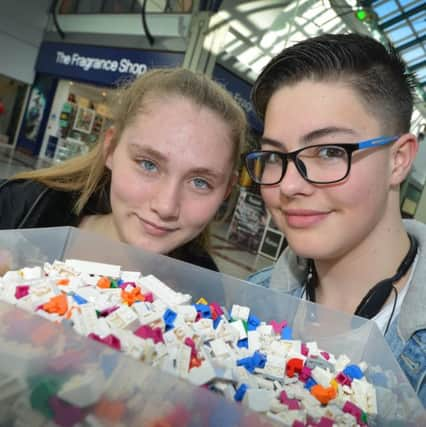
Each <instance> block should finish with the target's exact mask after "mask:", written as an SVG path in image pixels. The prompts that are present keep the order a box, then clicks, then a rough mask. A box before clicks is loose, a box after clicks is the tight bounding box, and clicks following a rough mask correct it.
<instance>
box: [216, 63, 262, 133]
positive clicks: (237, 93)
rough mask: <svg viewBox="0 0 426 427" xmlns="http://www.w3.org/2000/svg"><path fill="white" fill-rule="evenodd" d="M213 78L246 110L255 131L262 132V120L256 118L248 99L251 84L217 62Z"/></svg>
mask: <svg viewBox="0 0 426 427" xmlns="http://www.w3.org/2000/svg"><path fill="white" fill-rule="evenodd" d="M213 78H214V79H215V80H216V81H218V82H219V83H222V84H223V85H224V86H225V87H226V89H227V90H228V91H229V92H231V93H232V94H233V96H234V98H235V99H236V100H237V101H238V103H239V104H240V105H241V107H242V108H243V110H244V111H245V112H246V114H247V119H248V121H249V123H250V125H251V127H252V128H253V129H254V130H256V131H257V132H259V133H262V132H263V125H262V122H261V121H260V120H259V119H258V117H257V115H256V113H255V111H254V108H253V104H252V103H251V99H250V92H251V89H252V85H251V84H249V83H247V82H246V81H245V80H242V79H240V78H239V77H237V76H236V75H235V74H234V73H232V72H230V71H228V70H227V69H226V68H224V67H222V66H221V65H219V64H216V65H215V67H214V70H213Z"/></svg>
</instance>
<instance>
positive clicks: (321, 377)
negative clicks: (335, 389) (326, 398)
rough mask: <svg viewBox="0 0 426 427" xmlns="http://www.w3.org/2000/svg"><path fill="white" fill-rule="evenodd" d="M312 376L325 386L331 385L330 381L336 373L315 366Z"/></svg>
mask: <svg viewBox="0 0 426 427" xmlns="http://www.w3.org/2000/svg"><path fill="white" fill-rule="evenodd" d="M311 377H312V378H313V379H314V380H315V381H316V382H317V383H318V384H320V385H322V386H323V387H330V381H331V380H332V379H333V378H334V375H333V374H332V373H331V372H330V371H328V370H326V369H323V368H320V367H319V366H315V368H314V369H312V372H311Z"/></svg>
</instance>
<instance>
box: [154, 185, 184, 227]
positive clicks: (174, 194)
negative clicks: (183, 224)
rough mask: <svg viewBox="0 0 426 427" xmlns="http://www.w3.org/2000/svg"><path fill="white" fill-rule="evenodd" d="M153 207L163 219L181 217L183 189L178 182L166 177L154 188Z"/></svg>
mask: <svg viewBox="0 0 426 427" xmlns="http://www.w3.org/2000/svg"><path fill="white" fill-rule="evenodd" d="M152 190H153V191H152V194H153V195H152V198H151V209H152V210H153V211H154V212H155V213H156V214H157V215H158V216H159V217H160V218H161V219H162V220H169V221H170V220H175V219H177V218H178V217H179V213H180V202H181V191H180V185H179V183H178V182H174V181H171V180H170V179H167V178H164V179H162V180H161V182H160V183H159V185H156V186H155V189H154V188H153V189H152Z"/></svg>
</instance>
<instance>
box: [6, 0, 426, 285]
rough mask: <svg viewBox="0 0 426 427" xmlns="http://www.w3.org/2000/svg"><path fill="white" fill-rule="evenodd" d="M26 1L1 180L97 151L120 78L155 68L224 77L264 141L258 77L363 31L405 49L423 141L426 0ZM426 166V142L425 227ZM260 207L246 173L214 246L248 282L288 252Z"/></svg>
mask: <svg viewBox="0 0 426 427" xmlns="http://www.w3.org/2000/svg"><path fill="white" fill-rule="evenodd" d="M25 3H26V5H27V9H28V14H29V15H31V16H33V17H34V18H33V19H32V21H31V22H30V21H28V20H26V19H24V18H22V19H21V20H20V21H18V22H17V23H16V25H13V26H12V25H11V24H10V22H12V21H13V22H15V21H16V16H17V15H19V14H18V9H17V7H18V6H17V5H13V4H12V3H11V4H10V5H9V6H7V7H6V9H5V11H4V12H5V13H3V14H2V15H3V17H2V18H0V42H1V43H2V44H1V46H3V49H4V51H5V55H6V56H7V55H8V54H9V56H10V57H12V55H15V54H17V55H18V56H16V55H15V56H14V57H16V58H17V59H16V61H15V62H13V61H12V63H11V64H4V65H2V66H0V156H1V157H0V178H7V177H9V176H12V175H13V174H14V173H16V172H19V171H22V170H28V169H35V168H40V167H43V166H48V165H51V164H56V163H58V162H62V161H64V160H67V159H69V158H72V157H74V156H77V155H79V154H84V153H86V152H87V151H88V150H90V149H91V148H92V147H93V146H94V145H96V144H97V143H98V142H99V141H100V140H101V139H102V135H103V132H104V131H105V130H106V129H108V127H109V126H110V125H111V123H112V120H113V115H112V112H111V108H110V107H111V105H112V104H113V103H114V93H115V87H116V86H117V79H116V77H117V76H118V77H121V78H123V77H126V78H129V77H134V76H135V75H136V74H140V73H142V72H143V71H144V70H146V69H147V67H148V66H149V65H146V64H149V63H151V64H154V65H156V64H158V65H159V66H164V65H169V66H173V65H182V64H183V65H184V66H187V67H189V68H192V69H196V70H201V71H203V72H205V73H206V74H209V75H212V76H213V78H214V79H216V80H219V81H221V83H223V84H224V85H225V86H226V87H227V88H228V89H229V90H230V92H231V93H232V94H233V95H234V97H235V98H236V99H237V100H238V101H239V102H240V104H241V105H242V107H243V108H244V109H245V111H246V113H247V116H248V119H249V123H250V126H251V128H252V131H253V139H254V140H255V139H256V138H257V137H258V136H259V135H260V134H261V132H262V125H261V123H260V122H259V120H258V119H257V117H255V114H254V111H253V108H252V106H251V102H250V90H251V87H252V85H253V82H254V80H255V79H256V77H257V76H258V75H259V73H260V71H261V70H262V68H263V67H264V66H265V64H266V63H267V62H268V61H269V60H270V59H271V57H272V56H273V55H275V54H276V53H278V52H279V51H280V50H281V49H282V48H284V47H286V46H290V45H291V44H293V43H295V42H297V41H300V40H303V39H306V38H308V37H310V36H314V35H318V34H321V33H322V32H326V31H328V32H334V33H344V32H360V33H364V34H369V35H372V36H373V37H375V38H377V39H378V40H380V41H381V42H383V43H385V42H390V43H392V44H393V45H394V47H395V48H396V49H397V50H398V52H400V54H401V56H402V57H403V59H404V60H405V61H406V63H407V65H408V68H409V70H410V71H411V72H413V73H414V74H415V76H416V89H415V90H416V101H415V111H414V114H413V119H412V131H413V133H415V134H416V135H417V136H418V137H419V139H422V138H424V133H425V117H426V106H425V99H426V96H425V85H426V62H425V56H426V45H425V43H426V42H425V35H426V24H425V19H424V16H425V10H424V8H422V7H421V3H423V2H419V1H417V0H371V1H356V0H334V1H333V0H297V1H296V0H295V1H289V2H279V1H275V0H261V1H260V0H259V1H242V2H236V1H232V0H224V1H191V0H189V1H186V0H185V1H180V0H174V1H167V2H166V1H154V0H151V1H147V2H139V1H136V0H128V1H105V0H99V1H84V0H79V1H77V0H76V1H74V0H63V1H57V2H53V3H52V4H54V5H55V7H53V8H52V7H51V6H52V5H51V4H50V3H51V2H48V1H47V0H44V1H40V2H32V1H27V2H25ZM35 3H38V5H37V6H35ZM42 3H43V4H42ZM142 3H144V4H145V10H144V11H142V8H141V5H142ZM423 6H424V5H423ZM43 7H44V8H43ZM141 16H142V17H143V18H145V19H142V22H141ZM8 17H9V18H10V19H9V20H8ZM9 21H10V22H9ZM30 50H32V52H30ZM25 52H26V53H25ZM90 58H92V59H90ZM94 58H95V59H96V58H98V59H99V63H98V65H97V66H99V67H102V66H105V67H106V68H105V70H108V67H109V68H110V69H111V67H112V68H114V64H115V63H116V64H117V67H118V71H120V70H122V71H123V73H122V74H121V75H118V74H116V75H114V79H115V80H114V79H112V78H110V76H109V75H108V74H110V75H112V73H111V72H110V73H108V72H107V71H105V70H104V71H102V72H101V71H99V70H94V68H95V67H94V65H93V64H94V62H93V61H92V62H90V61H91V60H94ZM88 59H89V60H88ZM114 61H115V62H114ZM117 61H119V62H117ZM3 62H4V61H3ZM126 73H127V74H126ZM129 73H130V74H129ZM107 75H108V76H107ZM425 163H426V148H425V146H424V145H423V144H421V146H420V152H419V155H418V159H416V162H415V165H414V168H413V171H412V173H411V175H410V177H409V179H408V180H407V182H406V183H405V184H404V187H403V191H402V197H401V209H402V211H403V214H404V216H406V217H416V218H417V219H420V220H426V208H425V209H423V203H424V204H425V206H426V195H425V197H424V200H423V198H422V195H423V186H424V183H425V180H426V173H425V170H426V168H425V167H424V164H425ZM259 203H261V201H260V196H259V189H258V188H257V187H256V186H255V185H253V183H251V182H250V179H249V178H248V179H247V174H245V171H244V170H241V178H240V181H239V183H238V185H237V186H236V187H235V189H234V190H233V192H232V193H231V196H230V197H229V198H228V201H227V202H226V203H225V204H224V206H223V207H222V208H221V210H220V212H219V213H218V215H217V218H216V221H215V222H214V224H213V227H212V238H213V242H212V247H211V251H212V253H213V255H214V257H215V260H216V262H217V264H218V265H219V267H220V269H221V271H223V272H224V273H227V274H230V275H234V276H237V277H240V278H245V277H247V275H248V274H250V273H251V272H253V271H255V270H258V269H259V268H262V267H264V266H268V265H270V264H272V263H273V262H274V260H275V259H276V258H277V257H278V256H279V254H280V253H281V252H282V250H283V248H284V247H285V245H286V241H285V236H283V235H282V234H281V233H280V232H279V231H278V230H277V229H276V228H275V227H274V225H273V223H272V221H271V219H270V217H269V215H268V213H267V212H265V210H264V208H263V207H261V208H260V209H259V208H258V206H256V205H257V204H259ZM423 211H424V212H425V213H422V212H423Z"/></svg>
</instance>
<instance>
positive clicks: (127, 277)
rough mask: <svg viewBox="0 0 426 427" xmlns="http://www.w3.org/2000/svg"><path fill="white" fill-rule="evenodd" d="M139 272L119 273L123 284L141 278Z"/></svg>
mask: <svg viewBox="0 0 426 427" xmlns="http://www.w3.org/2000/svg"><path fill="white" fill-rule="evenodd" d="M141 276H142V275H141V273H140V271H122V272H121V280H123V282H136V281H137V280H139V279H140V278H141Z"/></svg>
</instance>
